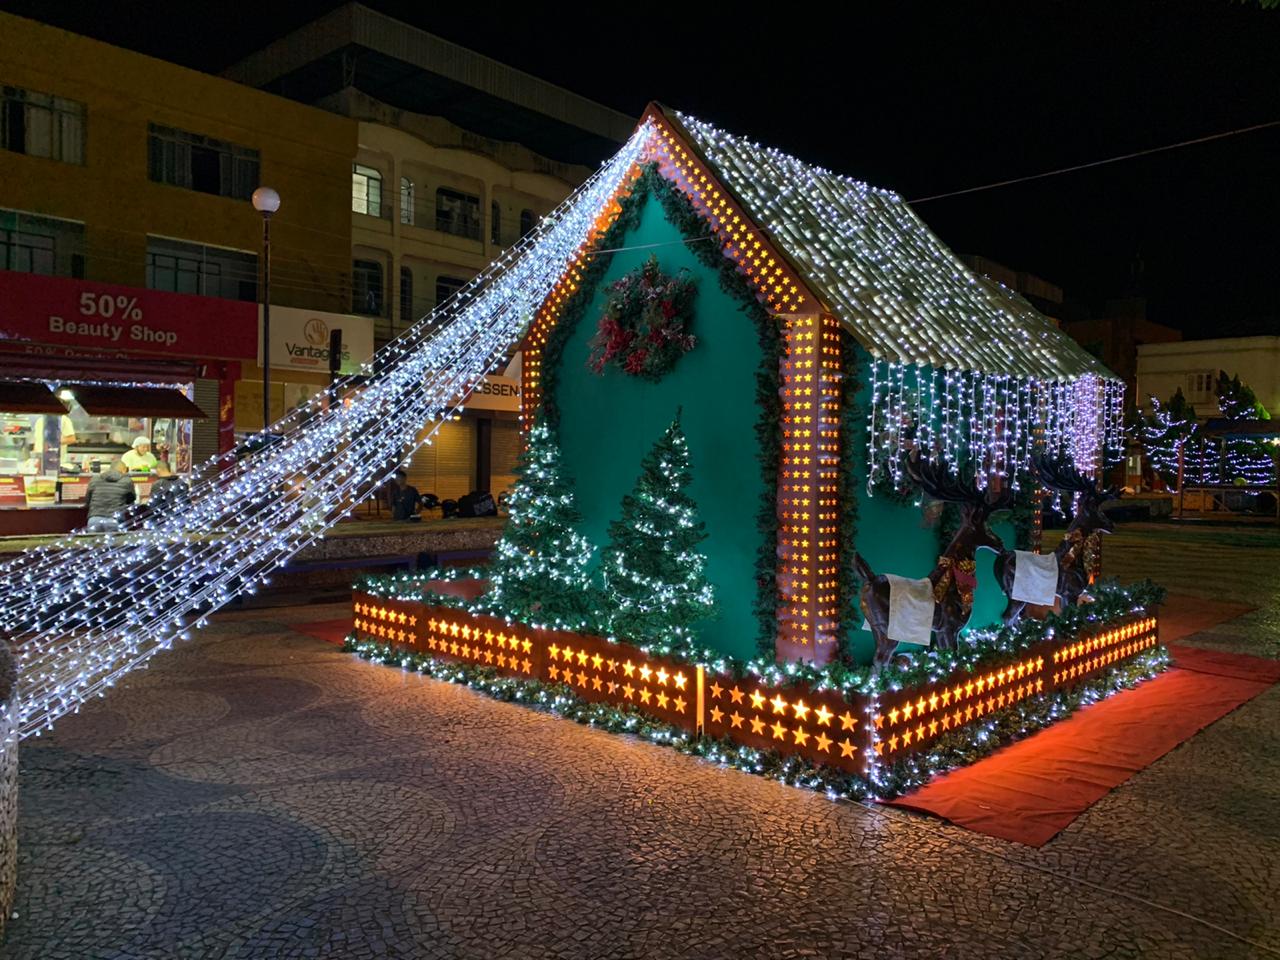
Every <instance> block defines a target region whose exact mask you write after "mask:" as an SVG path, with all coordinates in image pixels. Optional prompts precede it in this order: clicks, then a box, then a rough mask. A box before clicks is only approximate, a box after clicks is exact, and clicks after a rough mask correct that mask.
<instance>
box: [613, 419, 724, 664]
mask: <svg viewBox="0 0 1280 960" xmlns="http://www.w3.org/2000/svg"><path fill="white" fill-rule="evenodd" d="M691 480H692V475H691V473H690V470H689V446H688V441H687V440H686V438H685V435H684V431H683V430H682V429H681V427H680V415H679V413H677V414H676V419H675V420H674V421H672V423H671V426H669V427H668V428H667V430H666V432H665V433H664V434H663V436H662V439H660V440H659V441H658V442H657V443H656V444H655V445H654V447H653V449H652V450H650V451H649V453H648V455H646V456H645V458H644V461H643V464H642V467H641V472H640V478H639V480H637V481H636V486H635V489H634V490H633V491H632V492H631V493H629V494H627V495H626V496H625V497H623V500H622V514H621V516H620V517H619V518H618V519H617V520H615V521H613V522H612V523H611V524H609V544H608V546H607V547H605V549H604V553H603V561H602V564H601V577H602V581H603V586H604V598H603V599H604V604H605V610H606V616H607V617H608V622H609V628H610V630H611V631H612V633H613V634H614V635H615V636H617V637H620V638H625V639H628V640H633V641H636V642H638V643H643V644H649V645H656V646H659V647H661V648H665V649H671V650H685V651H690V650H691V649H692V648H693V646H694V642H693V628H694V627H695V626H696V625H697V624H698V623H701V622H702V621H704V620H707V619H709V618H711V617H712V616H714V613H715V595H714V590H713V588H712V586H711V583H710V582H709V581H708V580H707V578H706V575H705V573H704V571H703V568H704V566H705V565H706V558H705V557H703V555H702V554H701V553H700V552H699V551H698V544H699V543H701V542H702V541H703V540H704V539H706V536H707V534H706V529H705V525H704V524H703V523H702V521H700V520H699V519H698V506H697V504H696V503H695V502H694V500H693V498H692V497H690V496H689V494H688V493H687V492H686V488H687V487H688V486H689V483H690V481H691Z"/></svg>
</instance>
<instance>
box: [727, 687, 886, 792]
mask: <svg viewBox="0 0 1280 960" xmlns="http://www.w3.org/2000/svg"><path fill="white" fill-rule="evenodd" d="M704 702H705V704H706V710H705V713H704V716H703V720H704V729H705V730H706V733H707V735H708V736H711V737H716V738H726V739H729V740H732V741H734V742H735V743H739V744H742V745H744V746H748V747H754V748H756V749H757V750H777V751H778V752H779V753H784V754H788V755H794V756H800V757H803V758H804V759H806V760H809V761H811V762H813V763H820V764H826V765H828V766H833V767H839V768H840V769H841V770H845V771H847V772H849V773H856V774H862V773H864V772H865V770H866V763H867V757H866V753H867V745H868V734H867V700H866V698H865V697H863V696H861V695H859V694H852V695H845V694H841V693H840V692H838V691H835V690H823V691H818V690H813V689H811V688H810V687H809V686H808V685H807V684H803V683H801V684H795V685H790V684H789V685H787V686H785V687H778V686H771V685H769V684H766V683H761V682H759V681H758V680H756V679H755V678H752V677H742V678H733V677H724V676H713V677H710V678H708V680H707V686H706V697H705V701H704Z"/></svg>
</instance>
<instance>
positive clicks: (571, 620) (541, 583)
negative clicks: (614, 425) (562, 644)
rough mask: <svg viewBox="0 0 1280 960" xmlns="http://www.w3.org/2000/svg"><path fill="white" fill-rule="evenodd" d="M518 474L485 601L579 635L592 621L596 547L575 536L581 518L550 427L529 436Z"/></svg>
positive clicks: (504, 612) (503, 610) (538, 427)
mask: <svg viewBox="0 0 1280 960" xmlns="http://www.w3.org/2000/svg"><path fill="white" fill-rule="evenodd" d="M516 474H517V477H518V480H517V482H516V485H515V489H514V490H513V491H512V493H511V496H510V497H509V498H508V500H507V509H508V512H509V514H510V518H509V519H508V520H507V525H506V528H505V529H504V530H503V534H502V539H501V540H499V541H498V543H497V545H496V546H495V547H494V556H493V561H492V562H491V563H490V565H489V570H488V577H489V581H490V584H491V586H490V589H489V592H488V593H487V594H486V600H487V601H488V603H489V605H490V606H491V608H492V609H493V610H494V611H495V612H497V613H500V614H502V615H504V616H507V617H511V618H513V619H517V620H522V621H524V622H526V623H534V624H540V625H542V626H550V627H556V628H559V629H567V630H577V629H581V628H583V627H585V626H587V625H588V624H589V621H590V620H591V618H592V609H593V603H592V597H593V590H592V585H591V577H590V574H589V573H588V567H589V566H590V564H591V554H592V553H593V549H594V548H593V547H592V546H591V544H590V543H588V542H587V540H586V539H585V538H584V537H582V536H581V535H580V534H578V533H577V531H576V530H575V527H576V525H577V524H578V523H579V522H580V521H581V520H582V515H581V514H580V513H579V512H578V509H577V507H575V506H574V502H573V485H572V483H571V482H570V481H569V479H568V478H567V477H565V475H564V473H563V472H562V470H561V468H560V448H559V447H558V446H557V445H556V442H555V439H554V438H553V437H552V436H551V431H550V429H549V428H548V427H547V425H546V424H545V423H542V422H538V423H536V424H535V425H534V426H533V428H532V429H531V430H530V431H529V446H528V448H527V449H526V450H525V452H524V454H523V455H522V456H521V458H520V462H519V464H518V465H517V467H516Z"/></svg>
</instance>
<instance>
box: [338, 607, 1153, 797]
mask: <svg viewBox="0 0 1280 960" xmlns="http://www.w3.org/2000/svg"><path fill="white" fill-rule="evenodd" d="M353 604H354V626H355V631H354V632H355V638H356V639H357V640H358V641H367V642H372V643H377V644H387V645H390V646H391V647H393V648H396V649H401V650H404V651H412V652H414V653H422V654H426V655H428V656H431V657H433V658H438V659H441V660H445V661H453V662H458V663H466V664H471V665H476V666H482V667H491V668H493V669H494V670H495V671H497V672H499V673H502V674H505V675H508V676H511V677H515V678H519V679H524V680H537V681H541V682H544V683H558V684H564V685H565V686H566V687H568V688H569V690H570V691H571V692H572V693H573V694H574V695H575V696H577V697H579V698H580V699H582V700H586V701H589V702H593V703H608V704H612V705H614V706H617V707H624V708H630V709H633V710H636V711H638V712H640V713H643V714H645V715H646V716H648V717H650V718H652V719H654V720H658V721H661V722H664V723H667V724H670V725H671V726H674V727H677V728H679V729H681V730H683V731H685V732H686V733H702V734H705V735H706V736H708V737H711V738H713V739H717V740H727V741H730V742H732V743H734V744H737V745H738V746H741V747H748V748H751V749H755V750H760V751H774V752H777V753H779V754H781V755H783V756H786V757H798V758H801V759H803V760H806V761H809V762H810V763H813V764H818V765H824V766H828V767H834V768H837V769H839V770H842V771H844V772H846V773H851V774H855V775H857V776H863V777H870V778H871V779H873V780H878V779H879V778H878V777H877V776H876V772H877V769H878V768H883V767H886V766H888V765H891V764H893V763H896V762H898V761H901V760H905V759H908V758H910V757H912V756H915V755H919V754H922V753H926V752H928V751H930V750H932V749H934V748H935V747H938V746H939V742H940V740H941V739H942V738H944V737H952V738H953V739H954V737H955V736H960V737H962V738H963V737H974V736H980V735H982V734H981V731H982V730H983V728H984V727H985V725H986V723H987V721H989V720H990V719H991V718H992V717H995V716H997V715H999V714H1001V712H1002V711H1005V710H1006V709H1007V708H1010V707H1015V706H1017V705H1018V704H1023V703H1027V702H1032V701H1035V700H1037V699H1038V698H1043V697H1046V696H1050V695H1053V694H1054V693H1056V692H1060V691H1063V690H1067V689H1069V688H1070V687H1072V686H1073V685H1075V684H1077V683H1079V682H1081V681H1082V680H1085V679H1088V678H1089V677H1091V676H1093V675H1094V674H1096V673H1098V672H1100V671H1102V670H1105V669H1107V668H1109V667H1113V666H1116V665H1118V664H1123V663H1124V662H1125V661H1127V660H1130V659H1132V658H1134V657H1137V656H1139V655H1140V654H1143V653H1145V652H1147V651H1149V650H1152V649H1153V648H1154V647H1155V646H1156V645H1157V642H1158V641H1157V632H1158V619H1157V617H1156V614H1155V612H1154V611H1145V612H1140V613H1136V614H1133V615H1130V616H1126V617H1122V618H1119V619H1116V620H1114V621H1111V622H1108V623H1103V624H1097V625H1090V626H1089V627H1087V628H1086V629H1085V630H1083V631H1082V632H1081V633H1079V634H1077V635H1075V636H1073V637H1071V638H1069V639H1064V640H1057V639H1050V640H1042V641H1039V642H1037V643H1034V644H1031V645H1030V646H1028V647H1027V648H1026V649H1025V650H1023V651H1021V652H1019V653H1018V654H1016V655H1012V656H1010V655H1004V656H1002V657H1000V658H998V659H996V658H993V659H991V660H990V661H988V662H985V663H983V662H979V663H978V664H976V665H975V666H974V667H973V668H972V669H968V670H958V671H956V672H954V673H953V674H951V675H949V676H947V677H943V678H940V679H938V680H936V681H933V682H930V683H923V684H918V685H914V686H910V687H904V688H902V689H900V690H894V691H891V692H882V693H879V694H876V695H874V696H871V695H867V694H864V693H862V692H859V691H856V690H837V689H834V688H830V687H824V688H815V687H814V686H812V685H811V684H809V683H808V682H806V681H802V680H790V681H787V682H785V683H774V682H770V681H768V680H765V679H764V678H762V677H759V676H757V675H755V674H753V673H750V672H744V673H742V674H740V675H736V674H725V673H719V672H716V671H715V670H710V669H708V668H706V667H704V666H700V665H696V664H695V665H691V664H688V663H682V662H680V661H678V660H673V659H670V658H666V657H657V656H650V655H649V654H647V653H645V652H644V651H643V650H641V649H640V648H639V647H637V646H635V645H633V644H629V643H626V642H623V641H613V640H608V639H605V638H603V637H596V636H589V635H584V634H577V633H571V632H567V631H562V630H546V629H540V628H535V627H528V626H524V625H521V624H511V623H507V622H506V621H504V620H501V619H499V618H496V617H490V616H483V615H478V614H472V613H469V612H467V611H465V610H459V609H456V608H453V607H445V606H438V605H434V604H432V603H429V602H425V601H415V600H404V599H384V598H381V597H377V596H373V595H371V594H368V593H364V592H356V593H355V594H354V597H353Z"/></svg>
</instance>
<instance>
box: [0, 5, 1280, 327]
mask: <svg viewBox="0 0 1280 960" xmlns="http://www.w3.org/2000/svg"><path fill="white" fill-rule="evenodd" d="M337 5H338V4H337V3H331V2H324V3H313V4H307V3H304V2H291V3H288V4H272V3H264V2H258V3H252V4H250V3H235V2H223V3H218V4H208V5H205V4H186V3H173V2H166V3H154V2H150V0H137V2H132V3H110V2H99V3H93V4H79V3H71V2H57V3H53V2H49V0H33V2H5V0H0V9H5V10H8V11H10V12H13V13H18V14H21V15H24V16H31V17H34V18H36V19H40V20H44V21H46V22H50V23H54V24H56V25H57V26H61V27H65V28H67V29H70V30H74V31H76V32H79V33H84V34H88V35H90V36H93V37H97V38H99V39H102V40H107V41H109V42H111V43H116V44H119V45H121V46H125V47H129V48H132V49H136V50H140V51H142V52H145V53H148V54H151V55H154V56H158V57H162V58H164V59H168V60H172V61H175V62H178V63H183V64H186V65H188V66H192V67H196V68H198V69H203V70H208V71H211V72H217V71H219V70H221V69H222V68H224V67H225V66H227V65H228V64H230V63H233V62H235V61H236V60H238V59H240V58H241V57H242V56H244V55H246V54H248V53H250V52H252V51H253V50H255V49H257V48H259V47H261V46H263V45H265V44H266V43H267V42H269V41H270V40H271V39H273V38H274V37H276V36H278V35H280V34H281V33H283V32H285V31H287V30H288V29H290V28H292V27H296V26H298V25H300V24H301V23H304V22H306V21H307V20H310V19H312V18H313V17H314V16H316V15H317V14H319V13H321V12H323V11H325V10H328V9H331V8H332V7H334V6H337ZM368 6H371V7H373V8H375V9H378V10H381V11H383V12H385V13H388V14H390V15H392V16H395V17H398V18H400V19H402V20H405V21H406V22H409V23H412V24H415V25H417V26H420V27H422V28H424V29H426V30H429V31H431V32H433V33H436V34H438V35H440V36H443V37H445V38H447V39H449V40H452V41H454V42H456V43H460V44H462V45H464V46H467V47H469V48H471V49H473V50H476V51H478V52H480V53H484V54H487V55H488V56H491V57H494V58H496V59H498V60H501V61H503V62H505V63H509V64H511V65H513V66H516V67H520V68H521V69H524V70H527V71H529V72H530V73H533V74H535V75H537V76H539V77H542V78H544V79H547V80H550V81H552V82H555V83H558V84H561V85H562V86H565V87H567V88H569V89H570V90H573V91H574V92H576V93H580V94H582V95H584V96H587V97H590V98H592V99H594V100H597V101H600V102H601V103H604V104H607V105H609V106H611V107H614V108H615V109H618V110H621V111H623V112H625V113H628V114H633V115H636V116H637V117H638V116H639V114H640V113H641V111H642V110H643V109H644V106H645V104H646V103H647V102H648V101H649V100H661V101H662V102H664V103H666V104H668V105H670V106H673V107H677V108H679V109H682V110H686V111H688V112H690V113H693V114H696V115H698V116H701V117H703V118H705V119H708V120H711V121H712V122H714V123H716V124H717V125H719V126H722V127H725V128H726V129H729V130H732V131H735V132H740V133H745V134H747V135H749V136H751V137H752V138H753V139H756V140H758V141H760V142H763V143H766V144H771V145H776V146H778V147H780V148H782V149H785V150H787V151H788V152H791V153H794V154H796V155H798V156H800V157H802V158H804V159H806V160H810V161H814V162H817V163H820V164H822V165H824V166H827V167H829V168H831V169H833V170H837V171H840V172H843V173H848V174H850V175H851V176H855V177H858V178H859V179H863V180H867V181H869V182H871V183H873V184H876V185H878V186H884V187H889V188H892V189H894V190H897V191H899V192H900V193H902V194H903V195H904V196H905V197H907V198H908V199H914V198H918V197H924V196H929V195H932V194H937V193H943V192H947V191H950V190H959V189H964V188H967V187H973V186H977V185H980V184H986V183H989V182H992V181H999V180H1004V179H1007V178H1013V177H1018V176H1023V175H1027V174H1033V173H1039V172H1042V171H1045V170H1050V169H1055V168H1059V167H1064V166H1069V165H1072V164H1077V163H1085V162H1089V161H1093V160H1098V159H1102V158H1106V157H1111V156H1115V155H1118V154H1123V153H1128V152H1131V151H1135V150H1141V149H1145V148H1149V147H1156V146H1161V145H1163V144H1167V143H1172V142H1175V141H1180V140H1186V139H1191V138H1195V137H1200V136H1204V135H1206V134H1212V133H1217V132H1221V131H1227V130H1231V129H1235V128H1239V127H1245V126H1250V125H1253V124H1258V123H1265V122H1267V121H1275V120H1280V10H1263V9H1261V8H1260V7H1258V6H1257V5H1256V4H1255V3H1231V2H1228V0H1178V2H1173V0H1165V2H1158V0H1152V2H1121V0H1116V2H1111V3H1087V2H1085V3H1080V2H1077V3H1065V2H1064V3H1052V2H1038V3H1026V2H1022V3H968V2H963V0H953V2H950V3H916V2H894V3H874V4H872V3H850V4H846V5H844V6H845V12H844V13H841V14H837V15H832V14H829V13H826V12H825V11H826V10H828V9H830V7H831V6H833V5H831V4H822V5H817V4H814V5H812V6H811V7H808V6H807V5H805V4H799V3H791V4H775V5H770V6H767V7H764V8H763V9H761V8H758V7H756V6H755V5H754V4H745V3H744V4H739V5H727V4H706V5H699V6H700V8H701V9H705V10H707V11H708V12H707V13H693V12H690V8H689V7H687V6H685V5H679V4H677V5H672V4H639V3H628V4H606V5H602V4H591V5H584V6H583V7H582V8H581V9H578V8H575V7H574V6H573V5H554V6H553V5H537V4H529V5H527V9H530V10H534V11H538V12H537V13H536V15H531V16H529V17H527V18H524V17H518V16H513V15H510V14H507V15H505V16H497V15H495V13H494V12H492V11H498V10H502V9H504V8H506V9H519V8H517V7H516V6H515V5H513V4H505V5H497V6H494V7H490V6H489V5H482V4H448V5H445V4H435V3H412V4H410V3H402V2H388V0H369V2H368ZM602 8H603V10H604V12H602ZM810 9H811V10H813V11H819V10H821V11H824V12H823V13H822V15H821V19H813V18H812V17H813V16H815V15H816V14H810V13H809V12H808V11H809V10H810ZM757 11H759V12H757ZM917 210H918V211H919V213H920V214H921V215H922V216H923V217H924V219H925V220H926V221H927V222H928V223H929V224H930V225H931V226H932V227H933V228H934V230H935V231H936V232H937V233H938V234H939V235H940V236H941V237H942V238H943V239H944V240H945V241H947V242H948V243H949V244H950V245H951V246H952V247H953V248H954V249H955V250H956V251H957V252H961V253H980V254H983V255H985V256H988V257H991V258H993V259H996V260H999V261H1001V262H1003V263H1005V264H1007V265H1008V266H1010V267H1013V268H1014V269H1018V270H1026V271H1030V272H1032V273H1036V274H1039V275H1040V276H1042V277H1044V278H1045V279H1047V280H1050V281H1052V282H1054V283H1057V284H1059V285H1061V286H1063V287H1064V288H1065V289H1066V291H1067V296H1068V299H1069V300H1073V301H1076V303H1077V304H1078V305H1079V307H1080V308H1081V309H1083V310H1086V311H1092V312H1093V313H1094V315H1097V313H1098V311H1099V309H1100V307H1101V304H1102V302H1103V301H1104V300H1105V299H1106V298H1107V297H1111V296H1121V295H1126V294H1129V293H1132V292H1139V293H1142V294H1145V295H1146V296H1147V298H1148V301H1149V307H1148V316H1149V317H1151V319H1153V320H1157V321H1160V322H1163V323H1167V324H1169V325H1171V326H1174V327H1178V328H1180V329H1182V330H1183V331H1184V332H1185V333H1186V335H1187V336H1189V337H1197V336H1200V337H1203V336H1222V335H1229V334H1244V333H1269V334H1280V256H1278V254H1280V240H1278V239H1277V238H1278V236H1280V127H1272V128H1270V129H1267V130H1263V131H1259V132H1255V133H1248V134H1244V135H1241V136H1236V137H1231V138H1227V139H1224V140H1219V141H1216V142H1213V143H1208V144H1202V145H1197V146H1192V147H1187V148H1183V149H1179V150H1175V151H1170V152H1166V153H1162V154H1157V155H1155V156H1151V157H1145V158H1141V159H1138V160H1131V161H1125V162H1122V163H1118V164H1113V165H1108V166H1103V167H1101V168H1097V169H1093V170H1087V171H1083V172H1078V173H1070V174H1066V175H1062V176H1055V177H1051V178H1048V179H1045V180H1041V181H1037V182H1033V183H1028V184H1021V185H1016V186H1009V187H1002V188H999V189H993V190H987V191H983V192H980V193H975V194H970V195H967V196H964V197H957V198H952V199H943V200H934V201H930V202H926V203H921V204H919V205H918V207H917ZM1139 264H1140V270H1136V269H1135V268H1136V267H1137V265H1139Z"/></svg>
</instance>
